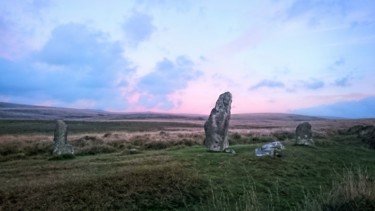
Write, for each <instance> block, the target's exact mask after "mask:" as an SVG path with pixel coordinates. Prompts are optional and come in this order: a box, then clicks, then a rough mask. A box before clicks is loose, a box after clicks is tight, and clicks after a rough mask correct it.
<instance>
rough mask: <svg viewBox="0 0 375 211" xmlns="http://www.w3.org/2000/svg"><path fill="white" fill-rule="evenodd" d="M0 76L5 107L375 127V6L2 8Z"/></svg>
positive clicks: (206, 1)
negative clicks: (318, 120)
mask: <svg viewBox="0 0 375 211" xmlns="http://www.w3.org/2000/svg"><path fill="white" fill-rule="evenodd" d="M0 71H1V72H0V73H1V77H0V101H4V102H15V103H26V104H37V105H49V106H64V107H75V108H92V109H104V110H110V111H127V112H131V111H161V112H172V113H200V114H208V113H209V112H210V109H211V108H212V107H213V105H214V103H215V101H216V99H217V97H218V96H219V94H221V93H223V92H225V91H230V92H231V93H232V95H233V103H232V113H249V112H283V113H300V114H309V115H320V116H330V115H331V116H340V117H353V118H363V117H375V111H374V109H373V106H372V105H374V103H375V98H374V96H375V91H374V90H375V83H374V81H373V78H375V1H373V0H284V1H282V0H263V1H260V0H257V1H246V0H233V1H224V0H222V1H221V0H218V1H214V0H203V1H193V0H138V1H135V0H133V1H130V0H129V1H121V0H109V1H100V0H91V1H88V0H74V1H73V0H65V1H57V0H19V1H1V2H0ZM349 105H350V106H349Z"/></svg>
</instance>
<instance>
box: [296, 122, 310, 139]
mask: <svg viewBox="0 0 375 211" xmlns="http://www.w3.org/2000/svg"><path fill="white" fill-rule="evenodd" d="M295 138H296V144H297V145H314V140H313V138H312V132H311V125H310V123H308V122H304V123H301V124H299V125H298V126H297V128H296V137H295Z"/></svg>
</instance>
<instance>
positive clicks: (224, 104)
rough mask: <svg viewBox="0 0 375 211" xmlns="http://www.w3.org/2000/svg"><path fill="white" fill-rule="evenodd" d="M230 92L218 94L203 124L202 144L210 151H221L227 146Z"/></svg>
mask: <svg viewBox="0 0 375 211" xmlns="http://www.w3.org/2000/svg"><path fill="white" fill-rule="evenodd" d="M231 104H232V94H231V93H230V92H225V93H223V94H221V95H220V96H219V99H218V100H217V101H216V106H215V108H213V109H212V110H211V114H210V116H209V118H208V119H207V121H206V123H205V124H204V132H205V134H206V138H205V140H204V144H205V145H206V147H207V148H208V150H210V151H217V152H219V151H223V150H225V149H227V148H228V147H229V142H228V128H229V120H230V109H231Z"/></svg>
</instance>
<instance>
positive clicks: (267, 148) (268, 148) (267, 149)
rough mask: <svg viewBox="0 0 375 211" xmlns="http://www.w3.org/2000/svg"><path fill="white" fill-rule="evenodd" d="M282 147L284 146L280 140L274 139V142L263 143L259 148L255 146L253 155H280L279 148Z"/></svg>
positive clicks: (281, 148)
mask: <svg viewBox="0 0 375 211" xmlns="http://www.w3.org/2000/svg"><path fill="white" fill-rule="evenodd" d="M283 149H285V147H284V145H283V144H282V143H281V142H280V141H274V142H271V143H268V144H265V145H263V146H262V147H261V148H256V149H255V155H256V156H257V157H263V156H271V157H275V156H281V150H283Z"/></svg>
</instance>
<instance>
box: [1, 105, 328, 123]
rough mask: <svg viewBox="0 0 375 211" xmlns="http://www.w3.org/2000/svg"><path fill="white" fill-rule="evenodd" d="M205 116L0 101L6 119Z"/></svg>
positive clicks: (254, 116) (286, 117)
mask: <svg viewBox="0 0 375 211" xmlns="http://www.w3.org/2000/svg"><path fill="white" fill-rule="evenodd" d="M207 117H208V114H207V115H198V114H197V115H195V114H167V113H153V112H135V113H115V112H107V111H102V110H90V109H74V108H59V107H48V106H34V105H23V104H15V103H4V102H0V119H8V120H56V119H65V120H147V119H159V120H172V119H179V120H199V121H204V120H206V119H207ZM231 119H232V120H234V121H236V120H238V121H242V120H251V121H254V122H257V121H275V120H276V121H278V120H280V121H312V120H323V119H324V118H320V117H311V116H304V115H295V114H283V113H251V114H232V117H231Z"/></svg>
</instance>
